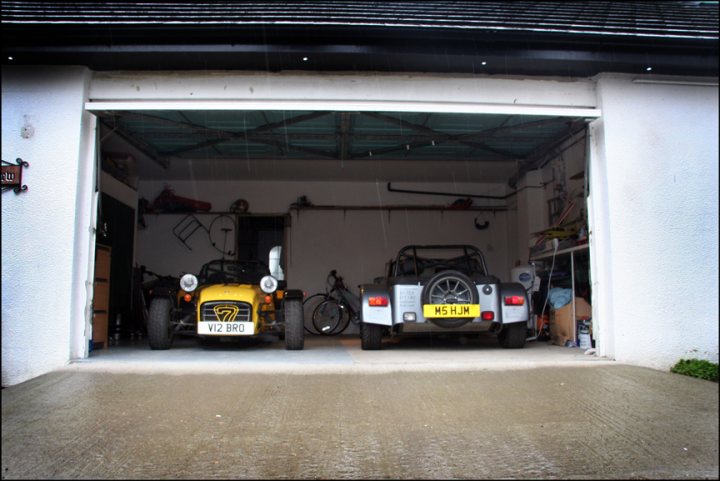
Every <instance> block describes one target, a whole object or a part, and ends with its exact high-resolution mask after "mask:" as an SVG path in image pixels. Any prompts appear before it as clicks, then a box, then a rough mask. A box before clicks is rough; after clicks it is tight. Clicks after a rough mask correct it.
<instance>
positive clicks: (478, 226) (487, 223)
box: [475, 217, 490, 230]
mask: <svg viewBox="0 0 720 481" xmlns="http://www.w3.org/2000/svg"><path fill="white" fill-rule="evenodd" d="M489 226H490V221H487V220H486V221H485V222H483V223H482V224H481V223H479V222H478V220H477V217H475V228H476V229H477V230H485V229H487V228H488V227H489Z"/></svg>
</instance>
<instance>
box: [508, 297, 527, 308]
mask: <svg viewBox="0 0 720 481" xmlns="http://www.w3.org/2000/svg"><path fill="white" fill-rule="evenodd" d="M523 304H525V297H523V296H505V305H506V306H522V305H523Z"/></svg>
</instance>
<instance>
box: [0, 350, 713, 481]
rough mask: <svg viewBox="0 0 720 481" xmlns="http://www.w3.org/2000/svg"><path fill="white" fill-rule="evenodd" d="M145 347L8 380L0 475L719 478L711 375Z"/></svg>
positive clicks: (568, 360) (475, 356)
mask: <svg viewBox="0 0 720 481" xmlns="http://www.w3.org/2000/svg"><path fill="white" fill-rule="evenodd" d="M273 341H274V339H264V340H260V341H252V342H241V343H232V344H221V345H220V346H215V347H210V348H203V347H200V346H198V345H196V343H195V342H194V341H192V340H187V341H181V342H178V343H176V345H175V346H174V347H173V349H171V350H169V351H151V350H149V348H147V346H146V344H145V343H144V341H134V342H132V343H130V342H128V343H125V344H124V345H122V346H111V347H110V348H109V349H106V350H102V351H94V352H93V353H92V355H91V357H90V358H88V359H86V360H82V361H80V362H76V363H72V364H70V365H68V366H67V367H65V368H63V369H61V370H59V371H56V372H53V373H49V374H46V375H43V376H40V377H38V378H35V379H32V380H30V381H27V382H25V383H22V384H19V385H16V386H11V387H7V388H4V389H3V390H2V478H3V479H148V478H153V479H168V478H180V479H208V478H225V479H227V478H235V479H237V478H240V479H242V478H245V479H258V478H261V479H262V478H264V479H317V478H331V479H370V478H373V479H377V478H393V479H453V478H457V479H481V478H486V479H487V478H493V479H497V478H515V479H518V478H519V479H537V478H544V479H569V478H571V479H668V478H673V479H681V478H682V479H718V473H719V470H718V384H717V383H712V382H709V381H703V380H699V379H694V378H689V377H687V376H681V375H677V374H672V373H666V372H660V371H656V370H651V369H646V368H640V367H635V366H627V365H622V364H618V363H615V362H613V361H609V360H605V359H602V358H598V357H596V356H595V355H593V354H592V353H587V354H586V353H585V352H583V351H581V350H579V349H577V348H565V347H559V346H552V345H549V344H548V343H546V342H533V343H530V344H528V346H527V348H526V349H522V350H504V349H500V348H499V347H497V344H496V342H495V340H494V339H492V338H486V337H481V338H480V339H463V340H460V339H457V338H455V339H438V338H434V339H404V340H402V341H400V342H389V343H386V344H385V345H384V349H383V350H381V351H362V350H361V349H360V346H359V340H358V339H357V338H356V337H344V338H343V337H340V338H337V337H335V338H309V339H308V340H307V342H306V349H305V350H304V351H285V350H284V349H283V346H282V343H279V342H273Z"/></svg>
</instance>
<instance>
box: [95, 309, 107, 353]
mask: <svg viewBox="0 0 720 481" xmlns="http://www.w3.org/2000/svg"><path fill="white" fill-rule="evenodd" d="M92 340H93V344H94V345H95V346H94V347H93V349H105V348H106V347H107V342H108V315H107V313H99V312H96V313H94V314H93V323H92Z"/></svg>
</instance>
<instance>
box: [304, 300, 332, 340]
mask: <svg viewBox="0 0 720 481" xmlns="http://www.w3.org/2000/svg"><path fill="white" fill-rule="evenodd" d="M327 298H328V295H327V294H325V293H324V292H318V293H317V294H313V295H312V296H310V297H308V298H306V299H305V300H304V301H303V313H304V318H305V330H306V331H307V332H309V333H310V334H315V335H320V332H318V331H316V330H315V327H314V326H313V325H312V318H313V313H314V312H315V308H316V307H317V306H318V305H320V303H321V302H323V301H324V300H326V299H327Z"/></svg>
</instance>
